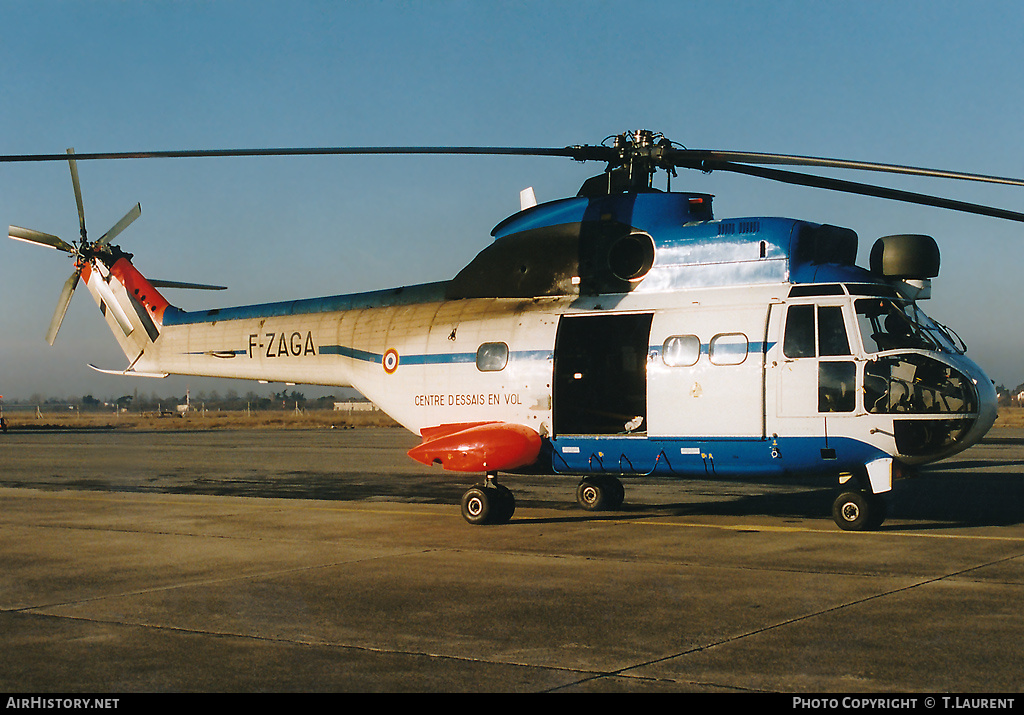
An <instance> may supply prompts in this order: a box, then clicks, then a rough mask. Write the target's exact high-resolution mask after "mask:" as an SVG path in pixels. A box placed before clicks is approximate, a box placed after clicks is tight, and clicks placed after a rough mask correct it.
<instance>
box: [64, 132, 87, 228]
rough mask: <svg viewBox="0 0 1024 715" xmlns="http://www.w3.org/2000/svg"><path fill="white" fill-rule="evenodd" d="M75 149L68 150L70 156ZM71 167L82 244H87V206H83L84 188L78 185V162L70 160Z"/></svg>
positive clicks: (72, 155)
mask: <svg viewBox="0 0 1024 715" xmlns="http://www.w3.org/2000/svg"><path fill="white" fill-rule="evenodd" d="M74 154H75V150H74V148H68V155H69V156H70V157H74ZM68 164H70V165H71V184H72V185H73V186H74V187H75V202H76V203H77V204H78V225H79V226H80V227H81V233H82V243H85V206H84V205H83V204H82V186H81V184H79V183H78V162H76V161H75V160H74V158H69V159H68Z"/></svg>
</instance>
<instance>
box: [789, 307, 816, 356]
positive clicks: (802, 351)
mask: <svg viewBox="0 0 1024 715" xmlns="http://www.w3.org/2000/svg"><path fill="white" fill-rule="evenodd" d="M782 354H783V355H785V356H786V357H789V358H802V357H814V356H815V355H816V354H817V353H815V351H814V306H813V305H791V306H789V310H788V311H787V312H786V334H785V336H784V337H783V339H782Z"/></svg>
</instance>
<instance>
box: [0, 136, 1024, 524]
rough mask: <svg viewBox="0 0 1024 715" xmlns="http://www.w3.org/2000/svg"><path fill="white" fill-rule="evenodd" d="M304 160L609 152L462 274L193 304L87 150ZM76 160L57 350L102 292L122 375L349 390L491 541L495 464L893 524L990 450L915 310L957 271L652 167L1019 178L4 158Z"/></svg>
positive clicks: (501, 511) (951, 347) (672, 160)
mask: <svg viewBox="0 0 1024 715" xmlns="http://www.w3.org/2000/svg"><path fill="white" fill-rule="evenodd" d="M303 154H320V155H323V154H501V155H528V156H539V155H540V156H560V157H568V158H571V159H574V160H577V161H591V160H594V161H601V162H605V163H606V168H605V170H604V172H602V173H601V174H599V175H597V176H595V177H593V178H591V179H589V180H587V181H586V182H585V183H584V184H583V187H582V188H581V189H580V191H579V193H578V194H577V195H576V196H575V197H573V198H566V199H561V200H557V201H552V202H549V203H542V204H537V203H536V201H535V199H533V197H532V191H531V190H527V191H524V193H523V195H522V197H521V201H522V210H521V211H520V212H518V213H516V214H514V215H512V216H510V217H508V218H506V219H505V220H503V221H502V222H501V223H499V224H498V225H497V226H496V227H495V229H494V230H493V232H492V234H493V236H494V241H493V243H491V244H490V245H489V246H488V247H487V248H485V249H484V250H483V251H482V252H480V254H479V255H478V256H477V257H476V258H475V259H474V260H473V261H471V262H470V263H469V264H468V265H467V266H466V267H465V268H463V269H462V270H461V271H460V272H459V273H458V274H457V275H456V276H455V277H454V278H452V279H451V280H448V281H442V282H435V283H428V284H422V285H415V286H406V287H401V288H395V289H389V290H381V291H375V292H370V293H359V294H352V295H339V296H332V297H326V298H312V299H308V300H296V301H288V302H277V303H265V304H260V305H247V306H241V307H230V308H218V309H212V310H198V311H184V310H181V309H179V308H177V307H175V306H173V305H171V304H170V303H169V302H168V301H167V300H166V299H165V298H164V296H163V295H162V294H161V293H160V292H159V290H158V289H160V288H164V287H168V286H170V287H185V288H188V287H191V288H211V287H215V286H201V285H196V284H185V283H172V282H165V281H156V280H148V279H147V278H145V277H144V276H143V275H142V274H141V273H140V272H139V271H138V270H137V269H136V268H135V266H134V265H133V263H132V256H131V255H130V254H128V253H125V252H124V251H122V250H121V249H120V248H118V247H117V246H116V245H114V244H113V243H112V241H113V239H114V238H115V237H117V236H118V235H119V234H120V233H121V231H123V230H124V229H125V228H126V227H127V226H128V225H129V224H130V223H131V222H132V221H134V220H135V219H136V218H138V216H139V215H140V212H141V208H140V206H139V205H136V206H135V207H134V208H133V209H132V210H130V211H129V212H128V213H127V214H126V215H125V217H124V218H123V219H122V220H121V221H119V222H118V223H117V224H116V225H115V226H114V227H113V228H111V229H110V231H108V232H107V233H106V234H104V235H103V236H102V237H101V238H99V239H97V240H94V241H93V240H89V238H88V237H87V234H86V230H85V218H84V211H83V207H82V198H81V191H80V189H79V181H78V171H77V164H76V159H77V160H80V159H117V158H121V159H123V158H161V157H188V156H195V157H198V156H254V155H256V156H258V155H266V156H269V155H303ZM56 160H61V161H65V160H66V161H69V163H70V166H71V174H72V180H73V185H74V190H75V197H76V200H77V202H78V212H79V220H80V225H81V236H80V238H79V239H78V240H77V241H75V242H73V243H69V242H67V241H64V240H63V239H61V238H58V237H57V236H54V235H51V234H46V233H42V232H39V231H35V230H31V229H25V228H19V227H17V226H11V227H10V232H9V233H10V237H11V238H13V239H18V240H22V241H28V242H31V243H36V244H41V245H44V246H49V247H52V248H55V249H58V250H60V251H65V252H67V253H69V254H71V256H72V257H73V259H74V262H75V264H74V271H73V273H72V275H71V277H70V278H69V279H68V280H67V282H66V283H65V285H64V290H63V291H62V293H61V297H60V301H59V304H58V306H57V310H56V312H55V314H54V316H53V320H52V322H51V324H50V327H49V331H48V333H47V340H48V342H50V343H51V344H52V343H53V341H54V338H55V337H56V335H57V331H58V329H59V327H60V324H61V321H62V320H63V318H64V314H65V311H66V310H67V307H68V303H69V302H70V300H71V296H72V294H73V292H74V290H75V288H76V286H77V285H78V283H79V282H80V281H84V283H85V285H86V287H87V288H88V290H89V292H90V293H91V294H92V296H93V299H94V300H95V301H96V303H97V305H98V306H99V308H100V311H101V313H102V314H103V316H104V318H105V319H106V321H107V324H108V325H109V327H110V329H111V331H112V332H113V334H114V337H115V338H116V339H117V341H118V342H119V343H120V346H121V348H122V349H123V351H124V353H125V355H126V356H127V358H128V366H127V367H126V368H124V369H123V370H114V371H104V372H113V373H115V374H122V375H133V376H148V377H165V376H167V375H168V374H172V373H173V374H178V375H203V376H215V377H226V378H245V379H252V380H262V381H270V382H288V383H301V384H315V385H332V386H348V387H353V388H355V389H356V390H358V391H359V392H361V393H362V394H363V395H364V396H366V397H367V398H369V399H370V400H372V401H373V402H374V403H376V404H377V405H378V406H379V407H380V408H381V409H382V410H384V411H385V412H387V413H388V414H390V415H391V416H392V417H394V418H395V419H396V420H397V421H398V422H399V423H401V424H402V425H403V426H405V427H406V428H408V429H409V430H411V431H413V432H415V433H417V434H419V435H420V436H421V437H422V442H421V444H419V445H418V446H416V447H415V448H413V449H412V450H410V451H409V455H410V456H411V457H412V458H414V459H416V460H419V461H420V462H423V463H424V464H428V465H430V464H439V465H441V466H442V467H443V468H445V469H449V470H454V471H457V472H469V473H478V474H483V475H485V476H484V477H483V481H482V483H479V484H477V485H476V486H474V487H472V488H471V489H469V490H468V491H467V492H466V493H465V494H464V496H463V498H462V514H463V516H464V518H465V519H466V520H467V521H468V522H470V523H472V524H495V523H505V522H507V521H509V519H511V518H512V515H513V512H514V510H515V498H514V497H513V495H512V493H511V492H510V491H509V489H508V488H507V487H505V486H504V485H502V484H499V483H498V482H497V477H498V474H499V473H502V474H512V475H514V474H517V473H520V474H521V473H548V474H566V475H577V476H579V477H580V482H579V486H578V488H577V490H576V499H577V501H578V502H579V504H580V506H582V507H583V508H584V509H588V510H600V509H615V508H617V507H619V506H620V505H621V504H622V502H623V498H624V490H623V486H622V481H621V480H622V478H626V477H642V476H648V475H658V476H668V477H681V478H686V477H699V478H713V477H725V478H754V479H758V480H764V479H767V480H769V481H770V480H772V479H779V478H783V477H786V476H789V475H795V476H811V475H822V476H826V477H828V478H829V479H833V480H837V481H838V483H839V485H841V487H840V490H839V491H840V494H839V496H838V498H837V499H836V500H835V503H834V506H833V518H834V519H835V522H836V524H838V526H839V527H841V528H843V529H848V530H864V529H875V528H878V527H879V526H880V525H881V524H882V522H883V520H884V519H885V516H886V507H885V500H884V496H883V495H885V494H886V493H887V492H889V491H890V490H891V489H892V486H893V482H894V480H895V479H897V478H899V477H900V476H902V475H904V474H905V473H908V472H909V471H910V470H912V469H913V468H914V467H916V466H918V465H923V464H927V463H929V462H934V461H936V460H940V459H943V458H945V457H948V456H950V455H952V454H955V453H957V452H960V451H962V450H964V449H966V448H967V447H970V446H971V445H973V444H976V443H977V442H978V441H979V440H980V439H981V438H982V437H983V436H984V435H985V433H986V432H987V431H988V429H989V428H990V427H991V426H992V424H993V422H994V421H995V418H996V393H995V389H994V385H993V383H992V381H991V380H990V379H989V378H988V377H987V376H986V375H985V373H984V372H983V371H982V370H981V368H980V367H978V366H977V365H976V364H975V363H974V362H973V361H971V360H970V359H968V358H967V357H966V356H965V354H964V353H965V350H966V348H965V346H964V345H963V343H962V342H961V341H960V340H959V338H958V337H957V336H956V334H955V333H954V332H953V331H952V330H949V329H948V328H946V327H944V326H942V325H941V324H939V323H937V322H935V321H933V320H931V319H930V318H929V317H928V316H926V315H925V314H924V312H922V310H921V309H920V307H919V306H918V301H919V300H921V299H924V298H927V297H928V295H929V291H930V279H931V278H933V277H935V276H936V275H937V274H938V268H939V251H938V247H937V246H936V243H935V241H934V240H933V239H932V238H930V237H928V236H924V235H896V236H887V237H883V238H880V239H878V240H877V241H876V242H875V244H874V246H873V248H872V250H871V254H870V266H869V267H868V268H863V267H859V266H857V265H856V264H855V260H856V256H857V241H858V239H857V234H856V233H855V232H854V231H852V230H850V229H845V228H838V227H835V226H829V225H820V224H816V223H809V222H806V221H800V220H795V219H783V218H763V217H762V218H758V217H752V218H737V219H716V218H715V217H714V216H713V214H712V207H711V203H712V197H711V196H710V195H708V194H700V193H681V192H673V191H671V190H670V189H671V186H670V182H671V178H669V189H668V190H658V189H655V188H654V187H653V181H652V177H653V176H654V175H655V174H656V172H658V171H659V170H663V171H666V172H667V174H668V175H669V177H671V176H674V175H675V170H676V169H677V168H690V169H697V170H701V171H704V172H709V171H731V172H740V173H744V174H748V175H753V176H757V177H762V178H765V179H769V180H774V181H782V182H786V183H792V184H799V185H805V186H814V187H819V188H823V189H830V190H836V191H844V192H850V193H855V194H862V195H868V196H875V197H879V198H886V199H894V200H899V201H906V202H912V203H917V204H924V205H929V206H936V207H942V208H948V209H954V210H958V211H966V212H970V213H976V214H981V215H986V216H993V217H997V218H1003V219H1011V220H1016V221H1024V214H1020V213H1016V212H1012V211H1005V210H1002V209H997V208H992V207H987V206H981V205H977V204H969V203H965V202H961V201H954V200H949V199H943V198H939V197H934V196H927V195H922V194H916V193H909V192H906V191H899V190H895V189H889V188H884V187H879V186H873V185H868V184H861V183H852V182H848V181H842V180H838V179H834V178H826V177H821V176H812V175H809V174H805V173H795V172H792V171H788V170H781V169H777V168H770V167H771V165H790V166H815V167H829V168H840V169H857V170H865V171H879V172H892V173H902V174H910V175H921V176H932V177H939V178H949V179H963V180H971V181H986V182H993V183H1002V184H1013V185H1018V186H1021V185H1024V181H1020V180H1016V179H1008V178H1002V177H994V176H982V175H976V174H964V173H958V172H947V171H937V170H930V169H922V168H915V167H906V166H896V165H888V164H875V163H865V162H854V161H846V160H837V159H825V158H815V157H801V156H790V155H778V154H755V153H747V152H725V151H710V150H695V149H685V148H682V147H680V146H678V145H676V144H674V143H673V142H670V141H668V140H667V139H665V138H664V137H663V136H662V135H661V134H657V133H654V132H650V131H636V132H629V133H625V134H622V135H618V136H615V137H609V139H607V140H605V142H603V143H602V144H600V145H578V146H570V147H563V148H514V147H338V148H312V149H254V150H233V149H229V150H198V151H191V150H189V151H164V152H131V153H94V154H78V155H75V154H74V153H73V152H72V150H68V154H38V155H17V156H4V157H0V161H7V162H14V161H56Z"/></svg>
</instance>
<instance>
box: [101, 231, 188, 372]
mask: <svg viewBox="0 0 1024 715" xmlns="http://www.w3.org/2000/svg"><path fill="white" fill-rule="evenodd" d="M111 248H112V249H114V254H113V260H112V261H111V262H110V264H109V267H108V265H107V262H106V261H104V260H102V258H103V257H101V256H96V257H94V258H92V260H90V261H89V262H88V264H86V265H85V266H83V268H82V278H83V279H84V280H85V285H86V287H87V288H88V289H89V293H91V294H92V297H93V300H95V301H96V304H97V305H98V306H99V308H100V312H101V313H102V314H103V316H104V318H106V321H107V324H108V325H109V326H110V330H111V332H112V333H113V334H114V337H115V338H117V341H118V343H119V344H120V345H121V349H122V350H123V351H124V354H125V355H126V356H127V357H128V359H129V360H132V361H135V360H137V359H138V357H139V356H140V355H141V354H142V353H143V352H144V351H145V350H146V348H147V347H149V346H150V345H152V344H153V343H154V342H156V340H157V338H159V337H160V330H161V329H162V327H163V316H164V311H165V310H166V309H167V308H168V306H170V303H169V302H168V301H167V299H166V298H164V296H163V295H161V294H160V292H159V291H157V289H156V288H154V287H153V284H152V283H150V282H149V281H148V280H146V278H145V277H144V276H143V275H142V274H141V273H139V271H138V269H136V268H135V266H134V265H132V262H131V260H130V259H129V257H128V256H127V255H126V254H123V253H121V252H120V251H119V250H118V249H117V247H116V246H112V247H111ZM118 253H121V255H117V254H118ZM108 260H109V259H108Z"/></svg>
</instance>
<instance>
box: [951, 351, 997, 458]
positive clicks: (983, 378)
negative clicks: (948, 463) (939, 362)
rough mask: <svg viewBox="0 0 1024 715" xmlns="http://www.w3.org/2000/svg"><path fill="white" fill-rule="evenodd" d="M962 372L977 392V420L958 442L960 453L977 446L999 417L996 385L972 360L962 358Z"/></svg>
mask: <svg viewBox="0 0 1024 715" xmlns="http://www.w3.org/2000/svg"><path fill="white" fill-rule="evenodd" d="M963 362H964V363H965V364H964V365H963V370H964V372H965V373H966V374H967V376H968V377H969V378H970V379H971V381H972V382H973V383H974V386H975V387H976V388H977V390H978V418H977V419H976V420H975V421H974V424H972V425H971V427H970V429H968V430H967V432H966V433H965V434H964V435H963V437H962V438H961V439H960V440H959V441H958V446H959V447H960V449H958V450H957V451H962V450H964V449H967V448H968V447H971V446H972V445H975V444H977V443H978V442H980V441H981V439H982V437H984V436H985V435H986V434H988V431H989V430H990V429H992V425H993V424H995V421H996V418H997V417H998V416H999V400H998V397H997V395H996V385H995V383H994V382H993V381H992V380H991V378H989V376H988V375H986V374H985V372H984V371H983V370H982V369H981V368H980V367H979V366H978V365H977V364H975V362H974V361H973V360H968V359H966V358H963Z"/></svg>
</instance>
